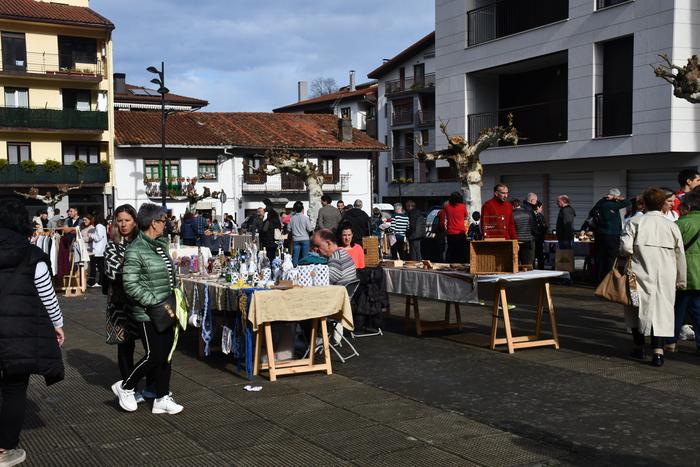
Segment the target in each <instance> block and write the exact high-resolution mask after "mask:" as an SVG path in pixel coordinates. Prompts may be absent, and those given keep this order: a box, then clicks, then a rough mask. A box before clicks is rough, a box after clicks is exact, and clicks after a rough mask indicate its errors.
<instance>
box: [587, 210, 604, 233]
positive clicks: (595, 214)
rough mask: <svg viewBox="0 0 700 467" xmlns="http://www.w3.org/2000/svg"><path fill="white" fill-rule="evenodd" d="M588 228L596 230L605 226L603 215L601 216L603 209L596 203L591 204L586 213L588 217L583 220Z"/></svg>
mask: <svg viewBox="0 0 700 467" xmlns="http://www.w3.org/2000/svg"><path fill="white" fill-rule="evenodd" d="M585 223H586V224H587V225H588V228H589V229H590V230H593V231H595V230H598V229H599V228H601V227H603V226H605V224H606V222H605V217H604V216H603V211H602V210H601V209H600V206H598V205H597V204H596V205H595V206H593V209H591V211H590V212H589V213H588V218H587V219H586V222H585Z"/></svg>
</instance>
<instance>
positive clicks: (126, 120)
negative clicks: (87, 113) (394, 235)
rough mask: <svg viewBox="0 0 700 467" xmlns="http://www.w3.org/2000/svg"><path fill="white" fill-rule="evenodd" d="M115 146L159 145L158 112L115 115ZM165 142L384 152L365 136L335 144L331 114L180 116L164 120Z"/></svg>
mask: <svg viewBox="0 0 700 467" xmlns="http://www.w3.org/2000/svg"><path fill="white" fill-rule="evenodd" d="M114 116H115V142H116V144H117V145H121V146H124V145H157V144H160V112H124V111H117V112H114ZM167 125H168V126H167V131H166V143H167V144H168V145H176V146H221V147H234V148H251V149H268V148H288V149H290V150H338V151H385V150H386V147H385V146H384V145H383V144H381V143H379V141H377V140H375V139H373V138H371V137H369V136H367V134H366V133H364V132H362V131H359V130H353V140H352V142H342V141H338V137H337V135H338V119H337V117H335V116H334V115H321V114H316V115H302V114H286V113H279V114H274V113H248V112H233V113H222V112H180V113H174V114H171V115H170V116H169V117H168V123H167Z"/></svg>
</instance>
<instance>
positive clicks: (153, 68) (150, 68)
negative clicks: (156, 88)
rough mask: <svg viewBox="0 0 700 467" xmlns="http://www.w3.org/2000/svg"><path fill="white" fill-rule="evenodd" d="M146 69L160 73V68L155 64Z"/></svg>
mask: <svg viewBox="0 0 700 467" xmlns="http://www.w3.org/2000/svg"><path fill="white" fill-rule="evenodd" d="M146 71H149V72H151V73H156V74H157V73H160V70H158V68H156V67H154V66H149V67H148V68H146Z"/></svg>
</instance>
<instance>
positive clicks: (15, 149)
mask: <svg viewBox="0 0 700 467" xmlns="http://www.w3.org/2000/svg"><path fill="white" fill-rule="evenodd" d="M31 158H32V157H31V148H30V144H29V143H7V160H8V162H9V163H10V164H19V163H20V162H21V161H28V160H29V159H31Z"/></svg>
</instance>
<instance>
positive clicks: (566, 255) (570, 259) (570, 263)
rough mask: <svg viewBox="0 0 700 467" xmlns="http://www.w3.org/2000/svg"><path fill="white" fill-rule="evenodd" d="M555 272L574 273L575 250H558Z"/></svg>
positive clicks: (555, 258)
mask: <svg viewBox="0 0 700 467" xmlns="http://www.w3.org/2000/svg"><path fill="white" fill-rule="evenodd" d="M554 270H555V271H568V272H570V273H573V272H574V250H562V249H561V248H559V249H557V254H556V256H555V257H554Z"/></svg>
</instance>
